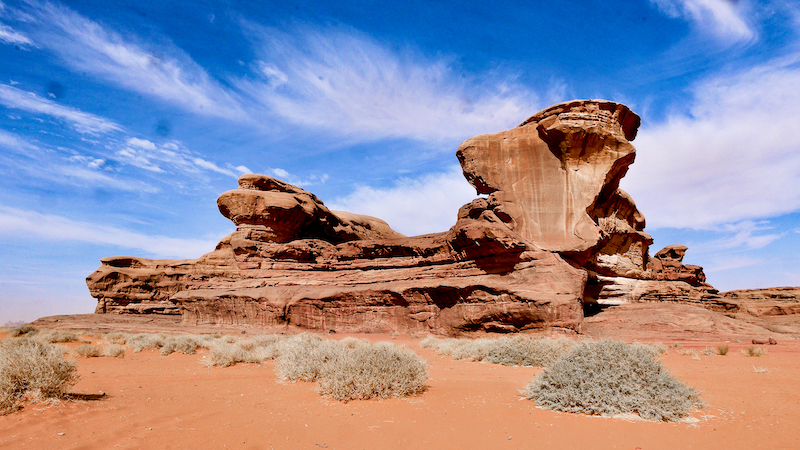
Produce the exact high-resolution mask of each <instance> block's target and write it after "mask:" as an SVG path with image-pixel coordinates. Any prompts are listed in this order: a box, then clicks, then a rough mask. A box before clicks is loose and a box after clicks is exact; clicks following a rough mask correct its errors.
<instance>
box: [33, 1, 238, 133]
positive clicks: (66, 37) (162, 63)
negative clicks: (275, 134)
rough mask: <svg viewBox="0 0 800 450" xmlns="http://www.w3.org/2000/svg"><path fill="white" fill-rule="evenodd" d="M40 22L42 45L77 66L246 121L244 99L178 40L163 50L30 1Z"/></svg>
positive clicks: (51, 5) (202, 110) (61, 8)
mask: <svg viewBox="0 0 800 450" xmlns="http://www.w3.org/2000/svg"><path fill="white" fill-rule="evenodd" d="M26 13H27V14H29V15H30V16H31V17H33V18H34V19H35V20H36V21H37V22H38V26H37V27H36V28H35V29H34V30H33V31H31V33H32V35H33V36H34V37H35V39H36V41H37V42H38V43H40V44H41V45H42V46H43V47H45V48H47V49H49V50H51V51H53V52H55V53H56V54H58V55H59V56H60V57H61V59H62V60H63V61H64V62H65V63H66V64H67V65H69V66H71V67H72V68H74V69H76V70H80V71H83V72H85V73H89V74H92V75H94V76H97V77H100V78H102V79H105V80H107V81H110V82H112V83H115V84H117V85H119V86H122V87H124V88H126V89H130V90H132V91H135V92H139V93H141V94H144V95H147V96H154V97H157V98H160V99H162V100H165V101H167V102H169V103H171V104H173V105H177V106H179V107H181V108H183V109H185V110H188V111H191V112H193V113H195V114H199V115H204V116H211V117H223V118H226V119H235V120H241V119H244V118H246V114H245V112H244V111H243V110H242V109H241V107H240V104H239V101H238V100H237V99H235V98H234V97H233V96H232V93H231V92H230V91H228V90H226V89H225V88H223V87H222V86H221V85H220V84H219V83H218V82H217V81H216V80H214V79H213V78H212V77H211V76H210V75H209V74H208V73H207V72H206V71H205V69H203V68H202V67H201V66H200V65H198V64H197V63H195V62H194V61H193V60H192V59H191V58H190V57H189V56H188V55H187V54H186V53H185V52H183V51H182V50H180V49H179V48H177V47H176V46H174V45H171V44H166V45H161V46H160V47H159V48H158V52H155V51H151V50H148V49H146V48H145V47H144V46H143V45H139V44H137V43H135V42H134V39H135V38H134V37H131V36H127V37H126V36H123V35H121V34H120V33H117V32H115V31H113V30H109V29H108V28H106V27H104V26H102V25H100V24H98V23H96V22H94V21H92V20H90V19H87V18H85V17H83V16H81V15H80V14H78V13H76V12H75V11H73V10H71V9H69V8H67V7H65V6H62V5H59V4H55V3H50V2H46V1H45V2H36V1H35V0H34V1H31V2H30V3H29V11H26Z"/></svg>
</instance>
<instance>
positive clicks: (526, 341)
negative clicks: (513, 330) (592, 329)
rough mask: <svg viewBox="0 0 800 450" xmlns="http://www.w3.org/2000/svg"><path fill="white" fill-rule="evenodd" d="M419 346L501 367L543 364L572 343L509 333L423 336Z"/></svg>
mask: <svg viewBox="0 0 800 450" xmlns="http://www.w3.org/2000/svg"><path fill="white" fill-rule="evenodd" d="M420 346H422V347H425V348H430V349H433V350H435V351H436V352H437V353H439V354H442V355H448V356H451V357H452V358H454V359H471V360H473V361H488V362H491V363H494V364H502V365H505V366H546V365H549V364H552V363H553V362H555V361H556V360H557V359H558V358H560V357H561V356H563V355H565V354H566V353H568V352H569V351H570V350H572V348H573V347H575V343H574V342H573V341H571V340H569V339H565V338H558V339H552V338H534V337H530V336H512V337H501V338H494V339H488V338H481V339H436V338H433V337H427V338H425V339H423V340H422V341H421V342H420Z"/></svg>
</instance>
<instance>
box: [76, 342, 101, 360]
mask: <svg viewBox="0 0 800 450" xmlns="http://www.w3.org/2000/svg"><path fill="white" fill-rule="evenodd" d="M74 351H75V354H76V355H78V356H81V357H84V358H97V357H99V356H100V355H101V354H102V352H101V351H100V349H99V348H98V347H95V346H94V345H91V344H83V345H79V346H77V347H75V350H74Z"/></svg>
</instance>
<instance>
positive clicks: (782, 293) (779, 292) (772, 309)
mask: <svg viewBox="0 0 800 450" xmlns="http://www.w3.org/2000/svg"><path fill="white" fill-rule="evenodd" d="M722 301H724V302H725V304H726V306H727V309H728V310H729V311H732V312H742V313H747V314H750V315H752V316H756V317H760V316H783V315H788V314H800V287H776V288H767V289H745V290H738V291H730V292H725V293H723V294H722Z"/></svg>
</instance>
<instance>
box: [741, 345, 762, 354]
mask: <svg viewBox="0 0 800 450" xmlns="http://www.w3.org/2000/svg"><path fill="white" fill-rule="evenodd" d="M742 353H744V354H745V355H747V356H754V357H759V356H764V355H766V354H767V352H766V351H764V350H763V349H761V348H760V347H756V346H755V345H751V346H750V347H747V350H742Z"/></svg>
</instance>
